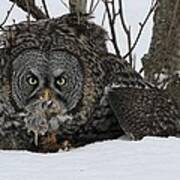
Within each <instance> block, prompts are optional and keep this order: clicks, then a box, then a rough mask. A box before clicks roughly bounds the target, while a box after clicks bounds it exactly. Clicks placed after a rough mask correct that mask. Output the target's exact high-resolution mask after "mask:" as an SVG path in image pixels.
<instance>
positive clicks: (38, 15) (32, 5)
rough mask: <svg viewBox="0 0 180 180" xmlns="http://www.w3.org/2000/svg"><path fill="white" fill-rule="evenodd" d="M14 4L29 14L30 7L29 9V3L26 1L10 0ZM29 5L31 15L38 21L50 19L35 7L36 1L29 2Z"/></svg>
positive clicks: (30, 0) (29, 0)
mask: <svg viewBox="0 0 180 180" xmlns="http://www.w3.org/2000/svg"><path fill="white" fill-rule="evenodd" d="M9 1H11V2H13V3H16V5H17V6H18V7H19V8H21V9H22V10H24V11H25V12H27V13H28V7H27V3H26V0H9ZM28 4H29V11H30V14H31V15H32V16H33V17H34V18H35V19H36V20H38V19H46V18H48V17H47V16H46V15H45V14H44V13H43V12H42V11H41V9H40V8H38V7H37V6H36V5H35V1H34V0H28Z"/></svg>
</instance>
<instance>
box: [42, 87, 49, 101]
mask: <svg viewBox="0 0 180 180" xmlns="http://www.w3.org/2000/svg"><path fill="white" fill-rule="evenodd" d="M51 98H52V92H51V90H50V89H48V88H46V89H44V90H42V92H41V94H40V99H41V100H43V101H48V100H50V99H51Z"/></svg>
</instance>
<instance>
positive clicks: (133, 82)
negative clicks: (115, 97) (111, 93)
mask: <svg viewBox="0 0 180 180" xmlns="http://www.w3.org/2000/svg"><path fill="white" fill-rule="evenodd" d="M102 61H103V62H102V64H103V65H102V66H103V69H104V71H105V73H106V81H107V82H106V84H107V85H108V86H109V87H112V86H115V87H118V86H120V87H136V88H151V87H152V85H151V84H149V83H147V82H145V80H144V79H143V78H142V77H141V75H140V74H139V73H137V72H136V71H135V70H134V69H133V68H132V67H131V65H130V64H129V63H128V62H127V61H126V60H124V59H120V58H118V57H117V56H115V55H113V54H109V53H108V54H107V55H105V56H104V57H102Z"/></svg>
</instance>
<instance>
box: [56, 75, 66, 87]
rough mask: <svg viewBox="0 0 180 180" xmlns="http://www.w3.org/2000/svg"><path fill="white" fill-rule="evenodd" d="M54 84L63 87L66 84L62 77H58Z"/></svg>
mask: <svg viewBox="0 0 180 180" xmlns="http://www.w3.org/2000/svg"><path fill="white" fill-rule="evenodd" d="M56 84H57V85H58V86H64V85H65V84H66V79H65V78H64V77H59V78H58V79H57V80H56Z"/></svg>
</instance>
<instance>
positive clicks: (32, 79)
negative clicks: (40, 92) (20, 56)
mask: <svg viewBox="0 0 180 180" xmlns="http://www.w3.org/2000/svg"><path fill="white" fill-rule="evenodd" d="M27 82H28V83H29V84H30V85H31V86H36V85H37V84H38V79H37V78H36V77H33V76H30V77H28V79H27Z"/></svg>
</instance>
